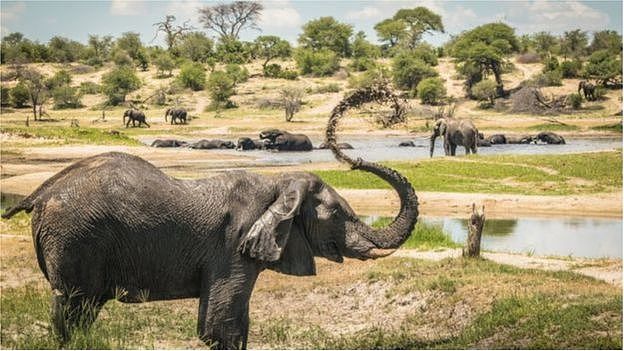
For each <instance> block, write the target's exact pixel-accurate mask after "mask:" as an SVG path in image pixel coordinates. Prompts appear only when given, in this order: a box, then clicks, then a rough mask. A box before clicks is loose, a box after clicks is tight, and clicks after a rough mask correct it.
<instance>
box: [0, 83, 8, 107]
mask: <svg viewBox="0 0 624 351" xmlns="http://www.w3.org/2000/svg"><path fill="white" fill-rule="evenodd" d="M10 92H11V88H9V87H5V86H4V85H2V86H0V103H1V104H2V106H7V105H9V103H10V99H11V98H10V95H9V94H10Z"/></svg>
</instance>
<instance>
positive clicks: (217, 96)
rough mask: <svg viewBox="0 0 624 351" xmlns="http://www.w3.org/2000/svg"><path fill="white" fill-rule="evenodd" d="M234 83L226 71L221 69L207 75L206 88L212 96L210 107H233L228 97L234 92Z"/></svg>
mask: <svg viewBox="0 0 624 351" xmlns="http://www.w3.org/2000/svg"><path fill="white" fill-rule="evenodd" d="M235 85H236V83H235V82H234V80H233V79H232V77H230V76H229V75H228V74H227V73H225V72H223V71H214V72H212V73H210V76H209V77H208V90H209V91H210V97H211V98H212V105H213V106H212V107H213V108H215V109H219V108H221V107H222V106H225V107H226V108H227V107H234V104H233V103H232V102H231V101H230V97H231V96H232V95H234V94H236V91H235V90H234V87H235Z"/></svg>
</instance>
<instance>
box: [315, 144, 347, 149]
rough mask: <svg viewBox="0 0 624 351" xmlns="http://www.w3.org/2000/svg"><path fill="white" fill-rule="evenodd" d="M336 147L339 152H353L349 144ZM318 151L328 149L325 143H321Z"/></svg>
mask: <svg viewBox="0 0 624 351" xmlns="http://www.w3.org/2000/svg"><path fill="white" fill-rule="evenodd" d="M336 146H338V149H340V150H353V146H351V144H349V143H337V144H336ZM318 149H319V150H326V149H329V145H328V144H327V143H321V145H319V146H318Z"/></svg>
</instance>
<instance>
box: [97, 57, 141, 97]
mask: <svg viewBox="0 0 624 351" xmlns="http://www.w3.org/2000/svg"><path fill="white" fill-rule="evenodd" d="M140 87H141V80H140V79H139V77H137V76H136V74H135V73H134V69H133V68H132V67H130V66H121V67H116V68H115V69H113V70H111V71H110V72H108V73H106V74H105V75H103V76H102V92H103V93H104V94H105V95H106V96H108V100H109V102H110V103H111V104H113V105H117V104H119V103H120V102H124V101H126V95H127V94H128V93H129V92H131V91H134V90H137V89H139V88H140Z"/></svg>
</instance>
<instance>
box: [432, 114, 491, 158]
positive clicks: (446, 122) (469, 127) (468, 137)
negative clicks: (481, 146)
mask: <svg viewBox="0 0 624 351" xmlns="http://www.w3.org/2000/svg"><path fill="white" fill-rule="evenodd" d="M478 133H479V131H478V130H477V127H475V125H474V124H473V123H472V121H470V120H467V119H454V118H440V119H438V120H437V121H436V122H435V125H434V127H433V133H432V134H431V137H430V147H429V157H433V149H434V145H435V139H436V138H437V137H438V136H442V137H444V154H445V155H446V156H449V155H450V156H455V150H456V149H457V146H459V145H461V146H463V147H464V148H466V155H467V154H469V153H470V152H472V153H473V154H476V153H477V141H478V139H479V137H478Z"/></svg>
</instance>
